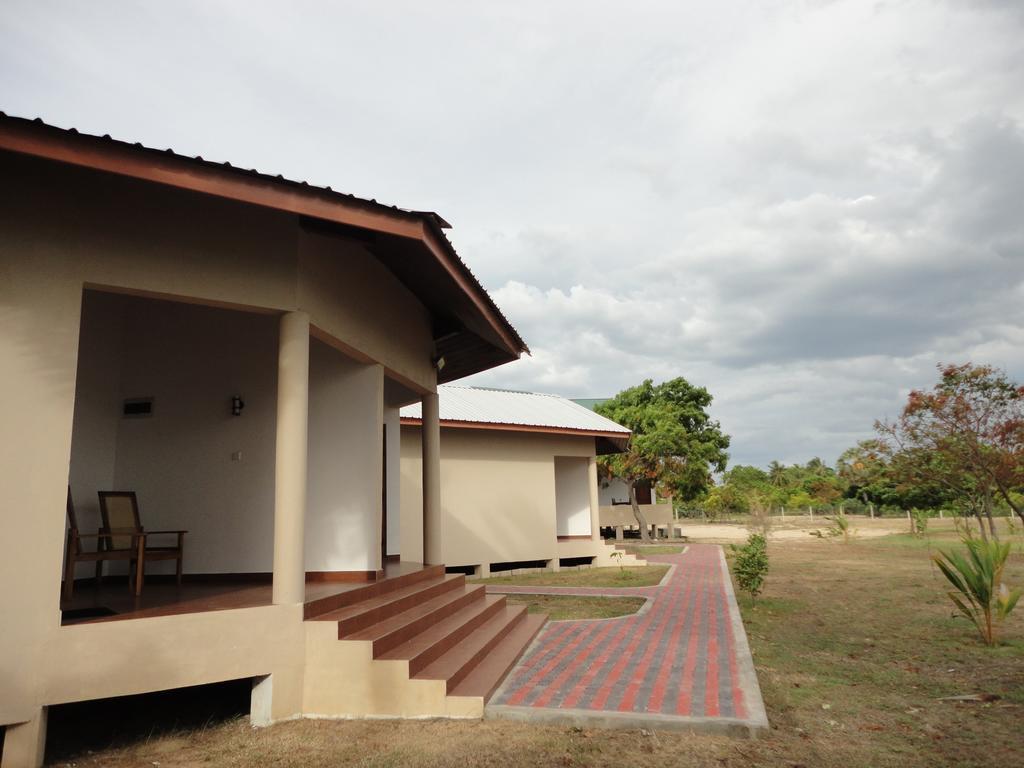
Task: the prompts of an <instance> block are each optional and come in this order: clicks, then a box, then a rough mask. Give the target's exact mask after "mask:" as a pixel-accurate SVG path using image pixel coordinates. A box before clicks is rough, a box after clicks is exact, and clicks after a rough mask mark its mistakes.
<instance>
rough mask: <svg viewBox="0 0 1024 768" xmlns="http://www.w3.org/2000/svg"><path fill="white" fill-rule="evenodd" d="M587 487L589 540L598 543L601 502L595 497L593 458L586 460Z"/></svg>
mask: <svg viewBox="0 0 1024 768" xmlns="http://www.w3.org/2000/svg"><path fill="white" fill-rule="evenodd" d="M587 487H588V488H589V489H590V538H591V539H593V540H594V541H597V542H600V541H601V502H600V501H599V499H598V496H597V458H595V457H594V456H590V457H589V458H588V459H587ZM595 554H596V550H595Z"/></svg>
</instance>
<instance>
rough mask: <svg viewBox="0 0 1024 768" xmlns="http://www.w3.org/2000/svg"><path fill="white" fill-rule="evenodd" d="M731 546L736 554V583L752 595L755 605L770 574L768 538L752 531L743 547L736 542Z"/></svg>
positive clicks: (734, 568) (733, 567) (734, 572)
mask: <svg viewBox="0 0 1024 768" xmlns="http://www.w3.org/2000/svg"><path fill="white" fill-rule="evenodd" d="M730 546H731V548H732V551H733V553H734V554H735V559H734V560H733V563H732V572H733V574H734V575H735V576H736V583H737V584H738V585H739V588H740V589H742V590H743V591H744V592H746V593H747V594H749V595H750V604H751V605H753V604H754V601H755V599H756V598H757V596H758V595H759V594H761V590H762V589H763V587H764V579H765V576H767V574H768V540H767V539H766V538H765V537H764V536H762V535H761V534H759V533H752V534H750V538H748V539H747V543H746V544H744V545H743V546H742V547H740V546H737V545H735V544H731V545H730Z"/></svg>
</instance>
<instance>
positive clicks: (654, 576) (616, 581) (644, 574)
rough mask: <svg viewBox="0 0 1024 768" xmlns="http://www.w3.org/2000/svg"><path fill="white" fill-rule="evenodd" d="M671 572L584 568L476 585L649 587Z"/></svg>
mask: <svg viewBox="0 0 1024 768" xmlns="http://www.w3.org/2000/svg"><path fill="white" fill-rule="evenodd" d="M668 568H669V567H668V566H667V565H643V566H634V567H630V566H625V567H622V568H619V567H618V566H612V567H610V568H580V569H578V570H565V571H559V572H558V573H552V572H550V571H543V572H541V573H524V574H520V575H518V576H492V577H491V578H489V579H480V580H479V581H475V582H473V583H474V584H515V585H518V586H524V587H648V586H651V585H652V584H657V583H658V582H660V581H661V580H662V578H663V577H664V576H665V572H666V571H668Z"/></svg>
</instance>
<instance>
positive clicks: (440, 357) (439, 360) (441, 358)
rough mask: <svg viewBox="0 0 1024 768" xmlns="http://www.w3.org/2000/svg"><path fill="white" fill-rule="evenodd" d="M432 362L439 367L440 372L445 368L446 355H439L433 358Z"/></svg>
mask: <svg viewBox="0 0 1024 768" xmlns="http://www.w3.org/2000/svg"><path fill="white" fill-rule="evenodd" d="M430 362H432V363H433V364H434V367H435V368H437V372H438V373H440V372H441V371H443V370H444V355H438V356H437V357H435V358H432V359H431V361H430Z"/></svg>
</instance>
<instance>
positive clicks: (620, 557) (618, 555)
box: [611, 549, 624, 572]
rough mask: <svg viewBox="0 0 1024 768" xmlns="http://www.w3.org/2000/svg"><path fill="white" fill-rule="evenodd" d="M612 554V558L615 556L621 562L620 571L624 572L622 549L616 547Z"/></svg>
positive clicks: (616, 560)
mask: <svg viewBox="0 0 1024 768" xmlns="http://www.w3.org/2000/svg"><path fill="white" fill-rule="evenodd" d="M611 556H612V558H614V560H615V562H617V563H618V564H619V571H620V572H623V571H624V568H623V566H622V550H621V549H616V550H615V551H614V552H612V554H611Z"/></svg>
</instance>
